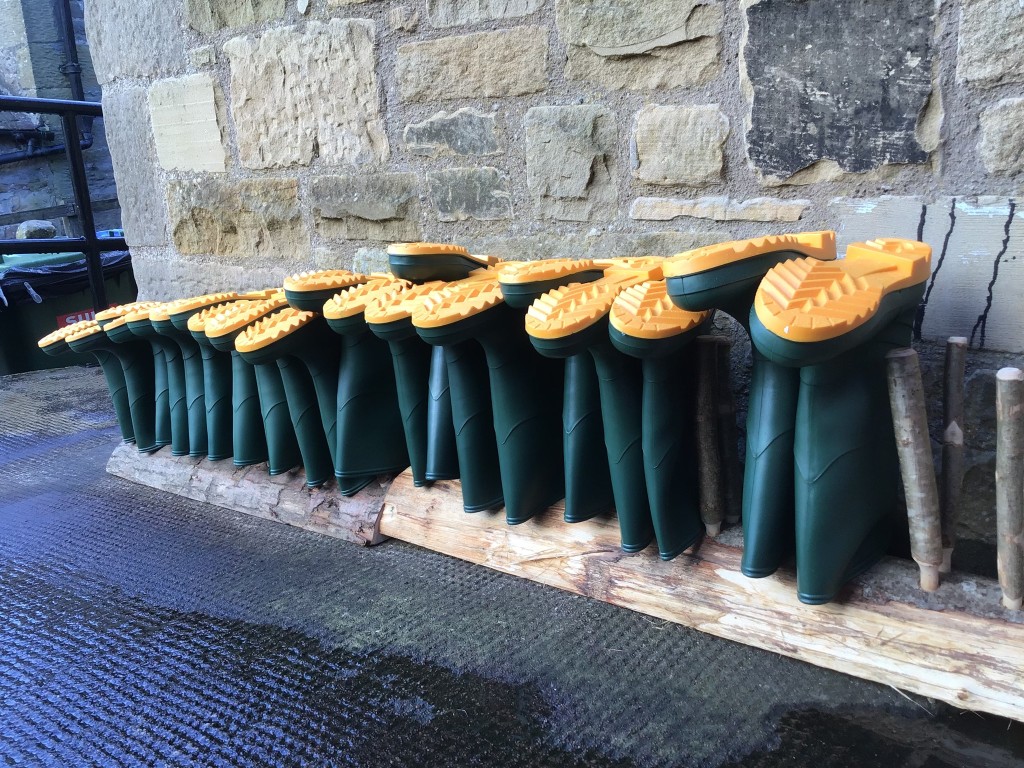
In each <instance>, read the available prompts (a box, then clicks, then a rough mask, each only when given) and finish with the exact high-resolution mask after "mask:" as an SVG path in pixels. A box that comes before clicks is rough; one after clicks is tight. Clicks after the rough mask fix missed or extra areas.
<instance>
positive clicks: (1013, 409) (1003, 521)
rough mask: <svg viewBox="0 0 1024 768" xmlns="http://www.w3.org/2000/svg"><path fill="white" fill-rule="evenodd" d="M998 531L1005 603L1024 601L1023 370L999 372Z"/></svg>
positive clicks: (1014, 607)
mask: <svg viewBox="0 0 1024 768" xmlns="http://www.w3.org/2000/svg"><path fill="white" fill-rule="evenodd" d="M996 532H997V534H998V537H997V541H996V545H997V557H998V566H999V586H1000V587H1002V590H1003V605H1004V606H1006V607H1007V608H1009V609H1011V610H1014V611H1017V610H1020V608H1021V604H1022V602H1024V372H1022V371H1021V370H1020V369H1019V368H1003V369H1001V370H1000V371H999V373H997V374H996Z"/></svg>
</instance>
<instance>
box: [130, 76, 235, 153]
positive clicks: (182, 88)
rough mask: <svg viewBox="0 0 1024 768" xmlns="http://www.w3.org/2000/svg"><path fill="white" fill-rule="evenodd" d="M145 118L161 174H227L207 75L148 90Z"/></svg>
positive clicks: (158, 84) (159, 82)
mask: <svg viewBox="0 0 1024 768" xmlns="http://www.w3.org/2000/svg"><path fill="white" fill-rule="evenodd" d="M149 114H150V120H151V122H152V124H153V139H154V141H155V143H156V154H157V157H158V158H159V160H160V165H161V167H163V168H164V169H165V170H169V171H172V170H176V171H209V172H213V173H224V172H225V171H226V170H227V168H226V163H227V155H226V153H225V151H224V144H223V143H222V136H221V127H220V124H219V123H218V121H217V94H216V90H215V87H214V82H213V78H212V77H211V76H210V75H205V74H203V75H188V76H187V77H181V78H177V79H173V80H157V81H156V82H155V83H153V85H152V86H150V89H149Z"/></svg>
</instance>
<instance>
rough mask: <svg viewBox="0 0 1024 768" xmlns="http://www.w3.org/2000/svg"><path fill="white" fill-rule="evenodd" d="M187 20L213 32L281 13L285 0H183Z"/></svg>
mask: <svg viewBox="0 0 1024 768" xmlns="http://www.w3.org/2000/svg"><path fill="white" fill-rule="evenodd" d="M186 7H187V11H188V23H189V26H191V27H192V29H194V30H195V31H196V32H201V33H204V34H212V33H213V32H217V31H218V30H221V29H225V28H228V27H248V26H251V25H253V24H263V23H266V22H268V21H274V20H276V19H280V18H282V17H283V16H284V7H285V0H186Z"/></svg>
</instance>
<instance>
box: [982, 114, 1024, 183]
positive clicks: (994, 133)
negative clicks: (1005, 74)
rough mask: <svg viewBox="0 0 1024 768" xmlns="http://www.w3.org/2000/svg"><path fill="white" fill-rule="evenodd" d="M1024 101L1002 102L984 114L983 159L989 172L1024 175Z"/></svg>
mask: <svg viewBox="0 0 1024 768" xmlns="http://www.w3.org/2000/svg"><path fill="white" fill-rule="evenodd" d="M1021 126H1024V99H1003V100H1002V101H1000V102H999V103H998V104H996V105H995V106H994V107H991V108H990V109H986V110H985V111H984V112H982V113H981V159H982V162H984V163H985V168H986V170H988V172H989V173H998V174H1006V175H1012V174H1017V173H1021V172H1024V131H1022V130H1021Z"/></svg>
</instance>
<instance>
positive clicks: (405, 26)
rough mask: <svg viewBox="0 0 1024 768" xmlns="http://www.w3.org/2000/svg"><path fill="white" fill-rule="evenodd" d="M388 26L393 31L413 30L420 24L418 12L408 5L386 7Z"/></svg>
mask: <svg viewBox="0 0 1024 768" xmlns="http://www.w3.org/2000/svg"><path fill="white" fill-rule="evenodd" d="M387 19H388V26H389V27H391V30H392V31H393V32H415V31H416V29H417V28H418V27H419V25H420V12H419V11H418V10H416V9H415V8H412V7H411V6H408V5H399V6H397V7H395V8H388V12H387Z"/></svg>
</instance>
